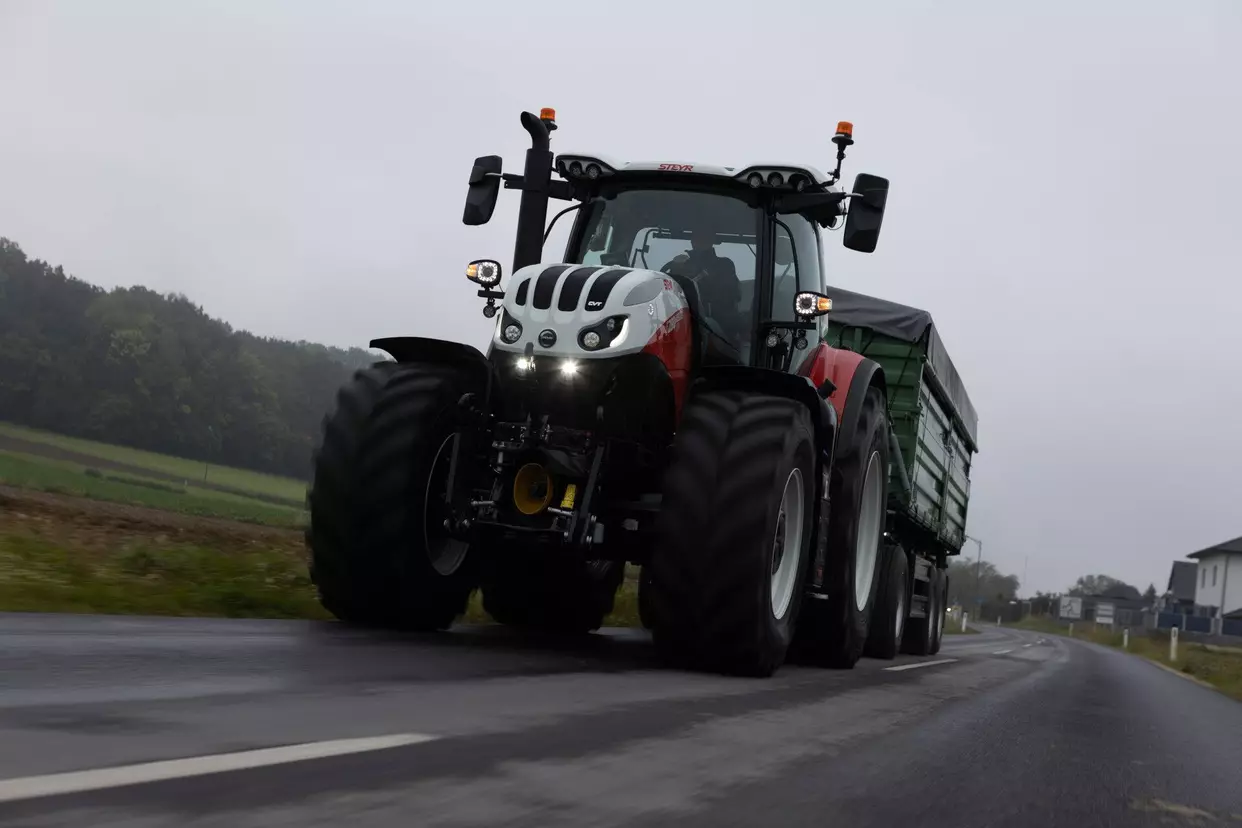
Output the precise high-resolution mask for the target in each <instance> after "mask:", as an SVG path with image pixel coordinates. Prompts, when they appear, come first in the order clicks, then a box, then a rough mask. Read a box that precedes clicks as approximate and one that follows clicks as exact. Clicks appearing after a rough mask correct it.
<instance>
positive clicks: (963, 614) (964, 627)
mask: <svg viewBox="0 0 1242 828" xmlns="http://www.w3.org/2000/svg"><path fill="white" fill-rule="evenodd" d="M969 614H970V613H966V612H963V613H962V632H966V616H967V615H969Z"/></svg>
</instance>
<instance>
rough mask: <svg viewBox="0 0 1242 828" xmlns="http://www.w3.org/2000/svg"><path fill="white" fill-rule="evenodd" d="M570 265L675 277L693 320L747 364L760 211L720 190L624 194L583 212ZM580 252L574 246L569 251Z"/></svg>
mask: <svg viewBox="0 0 1242 828" xmlns="http://www.w3.org/2000/svg"><path fill="white" fill-rule="evenodd" d="M585 209H586V210H588V211H589V212H588V214H587V219H586V223H585V226H584V228H583V232H582V233H581V234H575V239H578V240H579V241H578V243H577V244H576V245H575V244H573V243H571V245H570V249H569V250H568V251H567V252H566V254H567V255H566V259H565V261H567V262H575V263H582V264H594V265H612V266H618V267H639V268H645V269H648V270H657V271H661V272H663V273H667V274H669V275H671V276H673V277H674V278H675V279H676V280H677V282H678V283H679V284H680V285H681V286H682V288H683V289H684V290H685V291H686V294H687V296H688V298H689V299H690V302H691V308H692V310H693V311H694V312H695V315H696V316H698V317H700V318H701V319H702V320H703V321H704V322H706V323H707V326H708V328H709V329H710V330H711V331H712V332H713V333H715V334H716V335H718V336H720V337H722V338H723V339H724V340H726V341H727V342H728V343H729V344H730V345H731V346H732V347H733V348H735V349H737V351H738V355H739V358H740V359H741V361H743V362H745V361H747V358H748V354H749V350H750V332H751V331H752V330H753V324H752V322H753V320H752V316H753V313H754V309H755V301H754V297H755V274H756V270H757V255H756V251H757V244H758V238H757V235H756V234H757V232H758V228H759V226H760V219H761V215H760V211H759V210H758V208H755V207H751V206H749V205H747V204H746V202H744V201H741V200H739V199H737V198H733V197H731V196H726V195H721V194H717V193H705V192H686V191H684V190H656V189H644V190H625V191H622V192H620V193H618V194H616V195H615V196H613V197H611V198H601V199H599V200H597V201H595V202H593V203H592V204H590V205H589V206H588V207H587V208H585ZM575 247H577V248H578V249H574V248H575Z"/></svg>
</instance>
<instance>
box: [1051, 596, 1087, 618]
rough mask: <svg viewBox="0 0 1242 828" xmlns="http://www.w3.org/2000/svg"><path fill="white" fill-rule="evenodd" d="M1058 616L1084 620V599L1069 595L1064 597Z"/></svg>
mask: <svg viewBox="0 0 1242 828" xmlns="http://www.w3.org/2000/svg"><path fill="white" fill-rule="evenodd" d="M1057 615H1059V616H1060V617H1061V618H1082V599H1081V598H1075V597H1071V596H1068V595H1067V596H1065V597H1063V598H1062V599H1061V606H1060V608H1059V609H1058V611H1057Z"/></svg>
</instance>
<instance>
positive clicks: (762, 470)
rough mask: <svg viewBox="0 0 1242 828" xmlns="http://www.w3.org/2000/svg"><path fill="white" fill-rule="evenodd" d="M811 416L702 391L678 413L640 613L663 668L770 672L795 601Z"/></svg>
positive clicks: (803, 555) (805, 543) (764, 401)
mask: <svg viewBox="0 0 1242 828" xmlns="http://www.w3.org/2000/svg"><path fill="white" fill-rule="evenodd" d="M814 445H815V443H814V437H813V436H812V431H811V418H810V412H809V411H807V409H806V408H805V407H804V406H802V405H800V404H799V403H796V402H794V401H792V400H789V399H785V398H782V397H772V396H766V395H759V394H752V393H747V392H743V391H708V392H703V393H700V394H698V395H696V396H695V397H693V398H692V399H691V400H690V401H689V403H688V404H687V405H686V408H685V411H684V413H683V416H682V422H681V427H680V429H679V431H678V434H677V438H676V441H675V443H674V446H673V456H672V462H671V464H670V467H669V469H668V472H667V473H666V475H665V479H664V497H663V504H662V507H661V510H660V514H659V516H658V518H657V522H656V526H657V540H656V543H655V549H654V550H653V552H652V555H651V559H650V563H649V564H648V567H649V568H650V570H651V580H650V582H649V583H648V584H647V586H648V589H647V593H648V601H647V609H648V612H649V616H650V622H651V626H652V636H653V638H654V641H655V644H656V647H657V649H658V651H659V652H660V654H661V655H662V656H663V657H664V658H665V659H666V660H669V661H672V662H673V663H676V664H679V665H683V666H687V667H694V668H700V669H709V670H716V671H720V672H726V673H734V674H742V675H753V676H769V675H771V674H772V673H773V672H775V670H776V669H777V668H778V667H779V666H780V665H781V663H782V662H783V661H784V660H785V654H786V652H787V650H788V649H789V645H790V642H791V640H792V638H793V631H794V627H795V623H796V620H797V617H798V612H799V609H800V606H801V603H802V592H803V583H804V578H805V574H806V571H807V564H808V561H809V554H808V549H809V547H810V541H811V526H812V516H813V508H812V507H813V505H814V498H815V474H816V468H815V453H814Z"/></svg>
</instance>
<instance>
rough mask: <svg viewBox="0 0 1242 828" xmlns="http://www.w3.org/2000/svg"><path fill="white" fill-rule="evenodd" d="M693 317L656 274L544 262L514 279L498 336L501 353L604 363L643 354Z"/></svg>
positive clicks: (667, 280) (675, 288) (676, 289)
mask: <svg viewBox="0 0 1242 828" xmlns="http://www.w3.org/2000/svg"><path fill="white" fill-rule="evenodd" d="M683 313H689V307H688V305H687V302H686V296H685V294H684V292H683V291H682V289H681V287H680V286H679V285H678V284H677V283H676V282H675V281H674V280H673V279H672V278H671V277H669V276H666V275H664V274H663V273H658V272H656V271H653V270H641V269H636V268H629V267H607V266H601V265H581V264H537V265H530V266H528V267H524V268H521V269H520V270H518V271H517V272H515V273H514V274H513V276H512V277H511V278H510V281H509V287H508V289H507V290H506V291H505V298H504V303H503V308H502V312H501V313H500V314H498V315H497V320H498V321H497V323H496V330H495V332H494V333H493V336H492V348H493V350H495V351H507V352H512V353H517V354H523V353H527V349H528V347H529V348H530V349H531V351H530V353H532V354H533V355H534V356H557V357H562V358H566V359H598V358H605V357H616V356H624V355H626V354H633V353H638V352H640V351H642V350H643V349H644V348H646V347H647V345H648V343H650V342H651V341H652V340H653V338H655V337H656V336H657V335H658V334H659V333H660V331H661V330H663V329H666V327H667V325H668V324H669V323H670V322H671V321H673V320H675V319H676V318H678V317H679V316H680V315H681V314H683Z"/></svg>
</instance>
